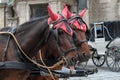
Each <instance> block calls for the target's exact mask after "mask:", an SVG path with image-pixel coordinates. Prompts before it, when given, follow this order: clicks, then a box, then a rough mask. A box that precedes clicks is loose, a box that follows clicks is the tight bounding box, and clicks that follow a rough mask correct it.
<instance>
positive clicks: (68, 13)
mask: <svg viewBox="0 0 120 80" xmlns="http://www.w3.org/2000/svg"><path fill="white" fill-rule="evenodd" d="M62 15H63V16H64V17H65V18H66V19H68V18H70V17H71V12H70V11H69V9H68V7H67V6H66V5H64V9H63V11H62Z"/></svg>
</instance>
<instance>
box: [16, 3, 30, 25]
mask: <svg viewBox="0 0 120 80" xmlns="http://www.w3.org/2000/svg"><path fill="white" fill-rule="evenodd" d="M27 9H28V8H27V2H18V5H17V12H18V16H19V24H22V23H24V22H26V21H27V11H28V10H27Z"/></svg>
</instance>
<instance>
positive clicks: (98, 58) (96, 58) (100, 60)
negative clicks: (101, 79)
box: [92, 50, 105, 67]
mask: <svg viewBox="0 0 120 80" xmlns="http://www.w3.org/2000/svg"><path fill="white" fill-rule="evenodd" d="M92 61H93V63H94V64H95V65H96V66H97V67H101V66H102V65H103V64H104V63H105V55H99V54H98V52H97V50H96V51H94V52H93V54H92Z"/></svg>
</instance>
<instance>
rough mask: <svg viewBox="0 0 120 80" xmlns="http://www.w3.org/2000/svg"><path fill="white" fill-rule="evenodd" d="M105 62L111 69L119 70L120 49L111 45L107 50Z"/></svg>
mask: <svg viewBox="0 0 120 80" xmlns="http://www.w3.org/2000/svg"><path fill="white" fill-rule="evenodd" d="M106 64H107V66H108V68H109V69H110V70H111V71H113V72H119V71H120V49H119V48H118V47H116V46H112V47H110V48H109V49H108V50H107V52H106Z"/></svg>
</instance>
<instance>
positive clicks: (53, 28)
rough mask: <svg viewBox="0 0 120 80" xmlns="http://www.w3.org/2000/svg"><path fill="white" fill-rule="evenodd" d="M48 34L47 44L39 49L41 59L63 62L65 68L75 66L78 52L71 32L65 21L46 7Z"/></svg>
mask: <svg viewBox="0 0 120 80" xmlns="http://www.w3.org/2000/svg"><path fill="white" fill-rule="evenodd" d="M48 13H49V16H50V17H49V19H48V24H49V26H50V33H49V35H47V37H48V38H47V40H46V41H47V42H46V43H47V44H46V45H45V46H44V47H43V48H42V49H41V52H42V54H43V58H46V59H48V60H55V59H57V60H63V61H64V62H65V63H64V64H67V66H73V65H75V63H76V61H77V59H78V55H77V54H78V52H77V50H76V46H75V44H74V42H73V37H72V36H73V30H72V29H71V28H70V27H69V25H68V23H67V20H66V19H65V18H64V17H63V16H62V15H59V14H55V13H54V12H53V11H52V10H51V9H50V7H48Z"/></svg>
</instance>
